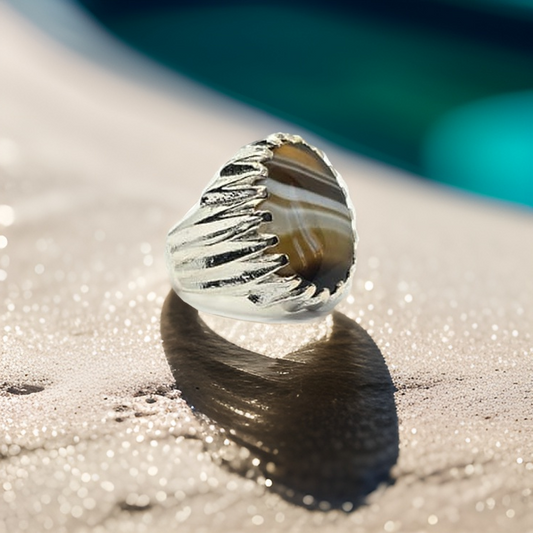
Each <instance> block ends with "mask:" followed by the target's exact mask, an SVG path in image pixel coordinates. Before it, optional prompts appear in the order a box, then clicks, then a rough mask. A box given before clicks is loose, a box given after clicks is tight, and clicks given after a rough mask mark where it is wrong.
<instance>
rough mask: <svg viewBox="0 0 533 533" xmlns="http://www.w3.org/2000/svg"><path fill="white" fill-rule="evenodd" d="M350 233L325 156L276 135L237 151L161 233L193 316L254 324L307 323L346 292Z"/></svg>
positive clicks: (352, 246) (341, 188)
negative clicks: (208, 315)
mask: <svg viewBox="0 0 533 533" xmlns="http://www.w3.org/2000/svg"><path fill="white" fill-rule="evenodd" d="M356 247H357V233H356V230H355V211H354V208H353V206H352V203H351V201H350V198H349V196H348V190H347V187H346V185H345V184H344V182H343V180H342V178H341V177H340V175H339V174H338V172H337V171H336V170H335V169H334V168H333V167H332V166H331V163H330V162H329V160H328V158H327V157H326V155H325V154H324V153H323V152H321V151H320V150H318V149H317V148H314V147H313V146H311V145H309V144H308V143H306V142H305V141H304V140H303V139H302V138H301V137H299V136H297V135H289V134H284V133H275V134H272V135H269V136H268V137H267V138H266V139H264V140H262V141H258V142H255V143H252V144H248V145H246V146H244V147H243V148H241V149H240V150H239V151H238V152H237V154H236V155H235V156H234V157H233V158H232V159H230V160H229V161H228V162H227V163H226V164H225V165H224V166H223V167H222V168H221V169H220V170H219V171H218V172H217V174H216V175H215V176H214V178H213V179H212V181H211V182H210V183H209V185H208V186H207V188H206V189H205V190H204V192H203V193H202V196H201V198H200V201H199V202H198V203H197V204H196V205H195V206H194V207H193V208H192V209H191V210H190V211H189V212H188V213H187V215H186V216H185V218H184V219H183V220H181V221H180V222H178V223H177V224H176V225H175V226H174V227H173V228H172V229H171V230H170V231H169V233H168V237H167V243H166V261H167V267H168V269H169V273H170V278H171V283H172V287H173V289H174V290H175V292H176V293H177V294H178V295H179V296H180V297H181V298H182V299H183V300H184V301H186V302H187V303H189V304H190V305H192V306H193V307H196V308H197V309H198V310H200V311H205V312H208V313H213V314H216V315H221V316H226V317H229V318H237V319H241V320H252V321H257V322H287V321H297V320H312V319H315V318H317V317H320V316H323V315H325V314H327V313H329V312H330V311H331V310H332V309H333V308H334V307H335V305H337V303H338V302H339V301H340V300H341V299H342V297H343V296H344V295H346V294H347V293H348V291H349V288H350V284H351V279H352V276H353V273H354V270H355V262H356V261H355V257H356Z"/></svg>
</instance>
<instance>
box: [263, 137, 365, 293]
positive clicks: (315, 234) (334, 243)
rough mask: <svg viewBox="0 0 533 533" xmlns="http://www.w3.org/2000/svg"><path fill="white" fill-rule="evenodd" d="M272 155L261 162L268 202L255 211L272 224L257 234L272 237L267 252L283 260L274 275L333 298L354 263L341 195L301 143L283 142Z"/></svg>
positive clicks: (330, 175)
mask: <svg viewBox="0 0 533 533" xmlns="http://www.w3.org/2000/svg"><path fill="white" fill-rule="evenodd" d="M272 152H273V157H272V159H270V160H268V161H266V162H264V165H265V166H266V167H267V169H268V177H267V178H265V179H264V180H263V184H264V185H265V186H266V188H267V191H268V198H267V199H266V200H264V201H263V202H261V204H259V206H258V209H260V210H265V211H269V212H270V213H271V215H272V221H271V222H267V223H265V224H264V227H263V228H262V231H263V232H264V233H272V234H275V235H277V237H278V239H279V242H278V244H276V245H275V246H273V247H271V248H269V249H268V250H267V252H268V253H272V254H285V255H286V256H287V257H288V259H289V263H288V265H286V266H285V267H283V268H282V269H281V270H278V271H277V274H278V275H281V276H291V275H294V274H298V275H299V276H301V277H302V278H303V279H304V280H306V281H308V282H309V283H313V284H314V285H315V286H316V287H317V289H318V290H319V291H320V290H322V289H324V288H328V289H329V290H330V292H331V293H333V292H335V290H336V287H337V284H338V283H339V282H341V281H344V280H346V279H347V278H348V276H349V273H350V269H351V267H352V265H353V262H354V248H355V235H354V230H353V226H352V214H351V212H350V210H349V208H348V205H347V200H346V196H345V193H344V191H343V189H342V188H341V187H340V185H339V183H338V181H337V178H336V176H335V174H334V173H333V171H332V169H331V168H330V167H329V165H328V164H327V163H326V162H325V161H324V160H323V159H322V158H321V157H320V156H319V155H318V154H317V153H315V152H314V151H313V150H312V149H311V148H309V147H308V146H306V145H305V144H303V143H284V144H281V145H280V146H277V147H274V148H272Z"/></svg>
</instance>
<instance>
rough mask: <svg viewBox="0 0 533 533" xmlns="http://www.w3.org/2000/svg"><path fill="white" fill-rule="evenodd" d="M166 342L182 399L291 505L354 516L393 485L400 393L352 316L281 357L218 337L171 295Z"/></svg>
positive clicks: (164, 322) (165, 313)
mask: <svg viewBox="0 0 533 533" xmlns="http://www.w3.org/2000/svg"><path fill="white" fill-rule="evenodd" d="M161 335H162V339H163V346H164V350H165V353H166V356H167V359H168V362H169V364H170V367H171V369H172V372H173V375H174V377H175V379H176V385H177V387H178V388H179V389H180V390H181V392H182V396H183V398H184V399H185V400H186V401H187V402H188V403H189V405H190V406H192V407H193V409H194V410H195V411H196V412H198V413H201V414H202V415H205V416H206V417H207V418H208V419H210V420H211V421H213V422H215V423H216V424H217V425H219V426H220V427H222V428H225V430H226V435H227V437H228V438H230V439H231V440H233V441H234V442H235V443H236V444H237V445H239V446H242V447H244V448H246V449H247V450H249V451H250V452H251V454H252V455H253V456H254V457H256V458H257V459H259V464H258V465H257V460H256V462H255V463H254V464H255V465H256V466H257V469H258V472H259V474H260V475H262V476H264V477H265V478H267V479H269V480H270V481H271V490H274V491H276V492H278V493H279V494H280V495H281V496H282V497H284V498H285V499H287V500H289V501H291V502H293V503H295V504H298V505H303V506H305V507H310V508H318V509H329V508H342V509H344V510H347V511H348V510H352V509H354V508H355V507H357V506H358V505H360V504H362V503H363V502H364V500H365V497H366V496H367V495H368V494H369V493H371V492H372V491H373V490H375V489H376V488H377V487H378V486H379V485H380V484H381V483H384V482H385V483H386V482H391V478H390V470H391V468H392V467H393V466H394V464H395V463H396V461H397V458H398V442H399V441H398V418H397V414H396V405H395V403H394V386H393V383H392V379H391V376H390V374H389V371H388V369H387V366H386V364H385V361H384V359H383V356H382V354H381V352H380V350H379V348H378V347H377V346H376V344H375V343H374V341H373V340H372V338H371V337H370V336H369V335H368V333H367V332H366V331H365V330H364V329H363V328H362V327H361V326H359V325H358V324H357V323H356V322H354V321H353V320H351V319H349V318H348V317H347V316H345V315H343V314H341V313H339V312H334V313H333V328H332V333H331V335H330V336H329V337H328V338H327V339H325V340H320V341H317V342H314V343H311V344H308V345H306V346H305V347H304V348H302V349H300V350H297V351H295V352H292V353H291V354H290V355H289V356H288V357H289V358H285V359H275V358H272V357H268V356H265V355H261V354H258V353H255V352H251V351H249V350H246V349H243V348H240V347H238V346H236V345H234V344H232V343H231V342H229V341H227V340H226V339H224V338H222V337H220V336H219V335H217V334H216V333H215V332H214V331H213V330H211V329H210V328H209V327H208V326H207V325H206V324H205V323H204V322H203V321H202V320H201V319H200V317H199V315H198V311H197V310H196V309H194V308H193V307H191V306H189V305H188V304H186V303H185V302H183V301H182V300H181V299H180V298H179V297H178V296H177V295H176V294H175V293H174V291H171V292H170V293H169V295H168V296H167V298H166V300H165V303H164V306H163V310H162V315H161ZM225 464H226V465H227V466H228V467H229V468H231V469H232V470H236V471H239V470H240V468H239V466H235V464H233V463H231V462H226V463H225ZM241 470H242V469H241ZM239 473H241V474H245V470H242V471H241V472H239Z"/></svg>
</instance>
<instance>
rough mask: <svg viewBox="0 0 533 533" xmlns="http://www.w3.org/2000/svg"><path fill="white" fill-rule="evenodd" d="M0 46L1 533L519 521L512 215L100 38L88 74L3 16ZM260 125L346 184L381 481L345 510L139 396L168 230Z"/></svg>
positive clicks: (159, 400) (526, 304)
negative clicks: (294, 141)
mask: <svg viewBox="0 0 533 533" xmlns="http://www.w3.org/2000/svg"><path fill="white" fill-rule="evenodd" d="M80 25H81V26H80V27H85V26H84V24H83V22H80ZM92 32H93V30H92V29H91V28H90V27H87V28H86V34H84V37H85V38H87V39H89V40H90V38H91V37H92V35H93V33H92ZM0 36H1V40H2V46H1V47H0V73H1V74H0V205H3V206H4V207H0V235H3V236H4V238H2V237H0V304H1V307H0V335H1V336H2V343H1V345H0V346H1V361H0V389H1V390H0V456H2V459H0V532H1V533H4V532H6V533H17V532H19V531H29V532H32V533H33V532H40V531H53V532H54V533H61V532H67V531H68V532H78V531H79V532H81V531H96V532H143V531H146V532H171V531H191V532H192V531H194V532H204V531H205V532H208V531H216V530H220V531H232V532H240V531H248V530H251V531H291V532H292V531H294V532H296V531H302V532H308V531H321V532H328V531H335V532H337V531H338V532H342V531H350V532H353V533H356V532H361V533H363V532H378V531H386V532H395V531H398V532H400V531H405V532H413V533H414V532H418V533H421V532H426V531H427V532H446V533H447V532H450V531H457V532H463V531H465V532H467V531H468V532H483V533H491V532H496V531H502V532H503V531H505V532H516V533H528V532H529V533H531V532H533V495H532V488H533V407H532V400H533V377H532V376H533V341H532V338H531V329H532V327H531V326H532V324H533V316H532V314H533V312H532V309H533V276H532V272H533V217H532V215H531V212H528V211H525V210H520V209H518V208H517V209H512V208H510V207H507V206H504V205H500V204H498V203H496V202H492V203H491V202H489V201H482V200H480V199H477V198H474V197H467V196H463V195H461V194H460V193H455V192H452V191H448V190H446V189H444V188H441V187H439V186H437V185H431V184H427V183H425V182H423V181H421V180H418V179H416V178H413V177H410V176H407V175H402V174H400V173H397V172H396V171H394V170H391V169H389V168H385V167H383V166H380V165H377V164H373V163H370V162H368V161H365V160H363V159H360V158H357V157H355V156H352V155H350V154H347V153H344V152H341V151H339V150H337V149H333V148H331V147H329V148H328V145H327V143H324V142H323V141H320V139H317V138H316V137H314V136H313V135H306V134H305V132H302V131H301V130H297V131H295V128H294V127H291V126H290V125H289V126H287V125H286V124H283V123H281V122H280V121H277V120H275V119H273V118H271V117H267V116H265V115H262V114H260V113H258V112H255V111H253V110H250V109H247V108H245V107H244V106H242V107H241V106H239V105H237V104H234V103H232V102H230V101H228V100H226V99H224V98H222V97H218V96H213V95H210V93H209V92H208V91H206V90H204V89H200V88H196V87H194V86H193V85H192V84H190V83H189V82H186V81H184V80H180V79H179V78H178V77H172V76H171V75H170V74H167V73H164V72H162V71H160V70H159V69H158V68H157V67H151V66H148V65H147V63H146V62H144V61H143V60H141V59H138V58H136V57H135V56H133V55H131V56H130V55H128V53H127V52H126V51H124V50H122V48H121V47H119V46H118V45H115V44H114V43H113V42H112V41H111V40H107V39H104V40H103V41H101V44H100V45H99V46H98V50H100V53H102V54H104V55H105V53H106V52H107V51H108V52H109V58H111V59H109V58H108V61H107V65H108V67H107V68H104V67H101V66H98V65H97V64H95V63H92V62H90V61H89V60H88V59H86V58H84V57H82V56H79V55H76V54H75V53H74V52H70V51H68V50H67V49H66V48H64V47H63V46H62V45H60V44H58V43H56V42H54V41H53V40H51V39H50V38H48V37H45V36H44V35H43V34H41V33H40V32H39V31H38V30H37V29H35V28H34V27H33V26H31V25H30V24H29V23H27V22H25V21H23V20H22V19H20V18H19V16H18V15H16V14H14V13H13V12H12V11H11V10H10V9H9V8H7V7H6V6H5V5H0ZM89 43H90V41H89ZM86 46H89V48H90V44H89V45H87V44H86ZM121 58H123V59H124V61H123V62H122V60H121ZM113 61H114V62H115V63H114V64H115V67H116V68H115V70H116V71H117V72H119V73H118V74H117V73H113V72H112V71H111V70H110V69H109V67H110V65H113ZM128 72H129V73H130V74H129V76H130V77H128V74H127V73H128ZM132 73H135V77H136V80H137V81H134V80H132V77H131V76H133V74H132ZM143 78H144V82H142V83H141V82H139V80H140V79H143ZM278 130H281V131H284V130H289V131H292V132H294V133H300V134H302V135H303V136H304V137H306V138H307V139H308V140H309V141H310V142H313V143H315V144H317V145H319V146H320V147H321V148H324V149H325V150H326V152H327V153H328V156H329V157H330V159H331V160H332V161H333V162H334V164H335V165H336V167H337V168H338V169H339V171H340V172H341V174H342V175H343V177H344V178H345V180H346V181H347V183H348V185H349V188H350V191H351V194H352V198H353V201H354V204H355V206H356V209H357V215H358V230H359V233H360V237H361V241H360V247H359V266H358V270H357V273H356V282H355V284H354V289H353V293H352V296H351V297H350V298H349V300H348V301H347V302H346V303H345V304H343V311H344V312H345V313H347V314H348V315H349V316H351V317H353V318H356V319H357V321H358V322H360V324H361V325H362V326H363V327H364V328H366V329H367V331H368V332H369V333H370V334H371V335H372V336H373V338H374V339H375V341H376V343H377V344H378V346H379V347H380V348H381V350H382V352H383V354H384V356H385V358H386V361H387V364H388V366H389V370H390V373H391V375H392V377H393V380H394V382H395V385H396V387H397V389H398V392H397V394H396V402H397V408H398V414H399V417H400V458H399V461H398V464H397V466H396V467H395V470H394V472H393V474H394V477H395V479H396V483H395V484H394V485H393V486H391V487H388V488H383V490H378V491H377V492H376V493H374V494H373V495H372V496H371V497H370V498H369V502H368V505H366V506H363V507H362V508H360V509H358V510H357V511H355V512H353V513H351V514H343V513H341V512H337V511H333V512H329V513H321V512H309V511H307V510H305V509H303V508H300V507H295V506H293V505H291V504H289V503H287V502H285V501H283V500H281V499H280V498H279V497H278V496H276V495H274V494H270V493H268V491H266V490H265V489H264V488H262V487H261V486H259V485H257V484H256V483H255V482H253V481H249V480H245V479H243V478H241V477H239V476H237V475H234V474H230V473H228V472H227V471H226V470H223V469H221V468H219V467H218V466H217V465H215V464H214V463H213V462H212V461H211V459H210V456H209V454H208V453H207V452H205V451H204V449H203V443H202V441H201V440H199V439H195V438H184V436H188V437H194V436H197V435H201V434H202V431H203V430H202V428H201V425H200V423H199V422H197V421H195V420H194V419H193V417H192V414H191V412H190V410H189V408H188V406H187V405H186V404H185V403H184V402H182V400H180V399H179V398H178V397H177V396H178V395H177V394H175V396H176V398H172V395H171V397H166V396H163V395H161V394H156V391H157V390H158V389H165V388H168V387H169V386H170V385H171V384H172V383H173V378H172V375H171V373H170V370H169V367H168V365H167V362H166V359H165V356H164V353H163V350H162V347H161V340H160V335H159V317H160V310H161V306H162V302H163V299H164V297H165V296H166V294H167V292H168V290H169V284H168V281H167V274H166V271H165V267H164V264H163V246H164V239H165V234H166V231H167V229H168V228H169V227H170V226H171V225H172V224H173V223H174V222H175V221H176V220H177V219H178V218H179V217H180V216H182V215H183V214H184V213H185V211H186V210H187V209H188V208H189V207H190V205H192V203H193V202H194V201H195V200H196V198H197V196H198V195H199V193H200V191H201V189H202V188H203V186H204V185H205V184H206V183H207V181H208V180H209V179H210V177H211V175H212V174H213V173H214V172H215V170H216V169H217V168H218V167H219V166H220V165H221V164H222V163H224V162H225V160H226V159H227V158H229V157H230V156H231V155H232V154H233V153H234V152H235V151H236V149H237V148H239V147H240V146H241V145H243V144H246V143H248V142H250V141H252V140H255V139H259V138H262V137H264V136H265V135H266V134H268V133H270V132H272V131H278ZM6 206H7V207H6ZM6 239H7V242H6ZM239 327H241V328H242V331H243V334H244V335H246V331H247V330H246V327H245V326H239ZM250 331H251V330H250ZM265 331H267V332H268V330H265ZM261 334H262V333H261V332H260V331H259V333H258V332H257V328H256V329H254V333H253V335H254V336H256V337H255V340H257V335H259V337H261ZM260 340H261V339H260ZM266 340H267V341H268V339H266ZM25 386H34V387H42V388H43V389H44V390H42V391H41V392H33V393H32V394H15V393H16V392H24V391H21V388H24V387H25ZM34 390H37V389H34ZM154 400H155V401H154ZM117 419H118V421H117ZM120 420H121V421H120ZM131 509H137V511H132V510H131Z"/></svg>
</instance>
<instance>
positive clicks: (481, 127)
mask: <svg viewBox="0 0 533 533" xmlns="http://www.w3.org/2000/svg"><path fill="white" fill-rule="evenodd" d="M93 4H94V3H93ZM96 4H98V2H97V3H96ZM137 4H139V5H141V4H143V2H137ZM162 4H166V5H162ZM162 4H161V5H159V4H157V5H159V7H156V5H154V6H152V7H150V8H149V9H147V8H146V6H145V7H144V8H142V9H141V8H137V9H133V8H124V9H115V10H107V11H106V10H105V9H104V8H102V7H100V8H97V7H95V6H94V5H93V12H94V13H95V14H96V15H97V16H99V17H100V19H101V21H102V22H103V23H104V24H105V25H106V26H107V27H108V28H109V29H110V30H111V31H112V32H113V33H115V34H116V35H118V36H119V37H120V38H122V39H123V40H125V41H126V42H128V43H130V44H131V45H133V46H135V47H136V48H137V49H139V50H141V51H143V52H145V53H147V54H148V55H150V56H151V57H153V58H154V59H156V60H158V61H160V62H162V63H164V64H165V65H167V66H168V67H170V68H172V69H175V70H177V71H180V72H182V73H185V74H187V75H189V76H191V77H193V78H195V79H197V80H200V81H202V82H204V83H206V84H208V85H210V86H212V87H215V88H217V89H219V90H220V91H222V92H224V93H226V94H229V95H231V96H233V97H235V98H238V99H240V100H243V101H245V102H248V103H251V104H253V105H255V106H258V107H261V108H263V109H266V110H268V111H271V112H273V113H275V114H278V115H280V116H282V117H284V118H287V119H289V120H291V121H294V122H296V123H299V124H301V125H303V126H305V127H306V128H309V129H313V130H315V131H317V132H318V133H320V134H322V135H324V136H326V137H328V138H330V139H331V140H333V141H336V142H338V143H339V144H341V145H343V146H346V147H348V148H351V149H353V150H355V151H357V152H359V153H362V154H365V155H368V156H371V157H374V158H377V159H379V160H382V161H385V162H387V163H391V164H393V165H396V166H398V167H400V168H404V169H407V170H410V171H414V172H416V173H418V174H421V175H422V176H425V177H428V178H431V179H435V180H438V181H441V182H444V183H449V184H451V185H454V186H458V187H462V188H465V189H468V190H470V191H474V192H477V193H480V194H484V195H488V196H493V197H497V198H501V199H504V200H508V201H512V202H517V203H521V204H526V205H530V206H533V47H528V44H527V42H526V43H525V44H524V40H523V39H522V41H520V42H512V41H513V40H512V39H508V41H509V42H507V41H506V40H505V39H502V38H498V36H497V35H496V34H495V36H494V38H492V37H491V35H490V32H489V31H488V30H487V28H485V29H484V30H483V28H481V29H480V31H479V32H476V31H474V30H475V28H476V26H475V23H476V20H477V19H476V18H475V17H476V16H478V15H476V13H473V12H469V13H467V12H463V11H457V12H455V11H452V14H453V13H459V14H460V15H462V16H465V17H466V16H467V15H468V17H470V19H468V20H466V22H465V24H466V25H467V29H468V28H470V29H468V31H466V30H465V29H464V28H463V29H461V28H460V26H461V24H458V25H457V26H458V27H457V28H455V26H454V23H453V17H450V20H451V21H452V22H451V23H450V22H449V21H448V22H446V23H443V24H440V25H439V23H438V21H435V20H430V19H428V20H427V21H426V22H427V23H425V22H424V20H420V18H418V19H416V20H413V21H410V20H409V19H407V18H405V17H404V18H402V19H401V20H397V19H395V18H393V17H390V16H385V15H386V14H384V16H380V14H379V13H376V12H373V13H370V12H366V11H361V12H360V13H358V12H357V11H356V10H353V9H352V10H350V11H349V12H348V11H342V10H340V9H327V8H325V7H323V6H322V7H321V6H320V5H319V4H317V3H314V4H313V3H312V4H310V5H309V6H307V7H302V4H299V5H296V3H293V4H291V3H287V4H277V3H275V2H274V3H266V2H250V3H240V2H239V3H235V4H230V5H225V6H221V5H219V4H217V3H211V4H208V5H203V4H202V3H200V2H198V3H196V4H191V3H188V4H187V5H181V4H180V3H179V2H178V3H172V2H163V3H162ZM102 5H103V4H102ZM450 9H451V8H450ZM446 13H447V12H446ZM415 18H416V17H415ZM487 20H489V19H487ZM498 21H499V19H490V20H489V22H490V24H496V27H497V25H498V23H499V22H498ZM485 23H487V24H488V22H486V20H485V19H480V24H485ZM504 23H505V24H504ZM468 24H469V25H470V26H468ZM501 24H502V27H503V25H504V26H505V28H504V29H505V31H506V32H507V33H509V31H511V34H512V29H513V26H512V25H513V24H514V22H513V21H512V20H511V19H509V20H506V21H504V20H503V19H502V22H501ZM517 24H518V23H517ZM520 24H521V26H520V28H519V29H520V31H521V32H522V33H523V31H524V21H521V22H520ZM454 28H455V29H454ZM472 28H474V30H473V29H472ZM482 30H483V31H482ZM502 31H503V29H502ZM531 32H532V33H531V35H533V19H532V25H531ZM518 34H519V32H518V29H517V35H518ZM500 37H501V36H500Z"/></svg>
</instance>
